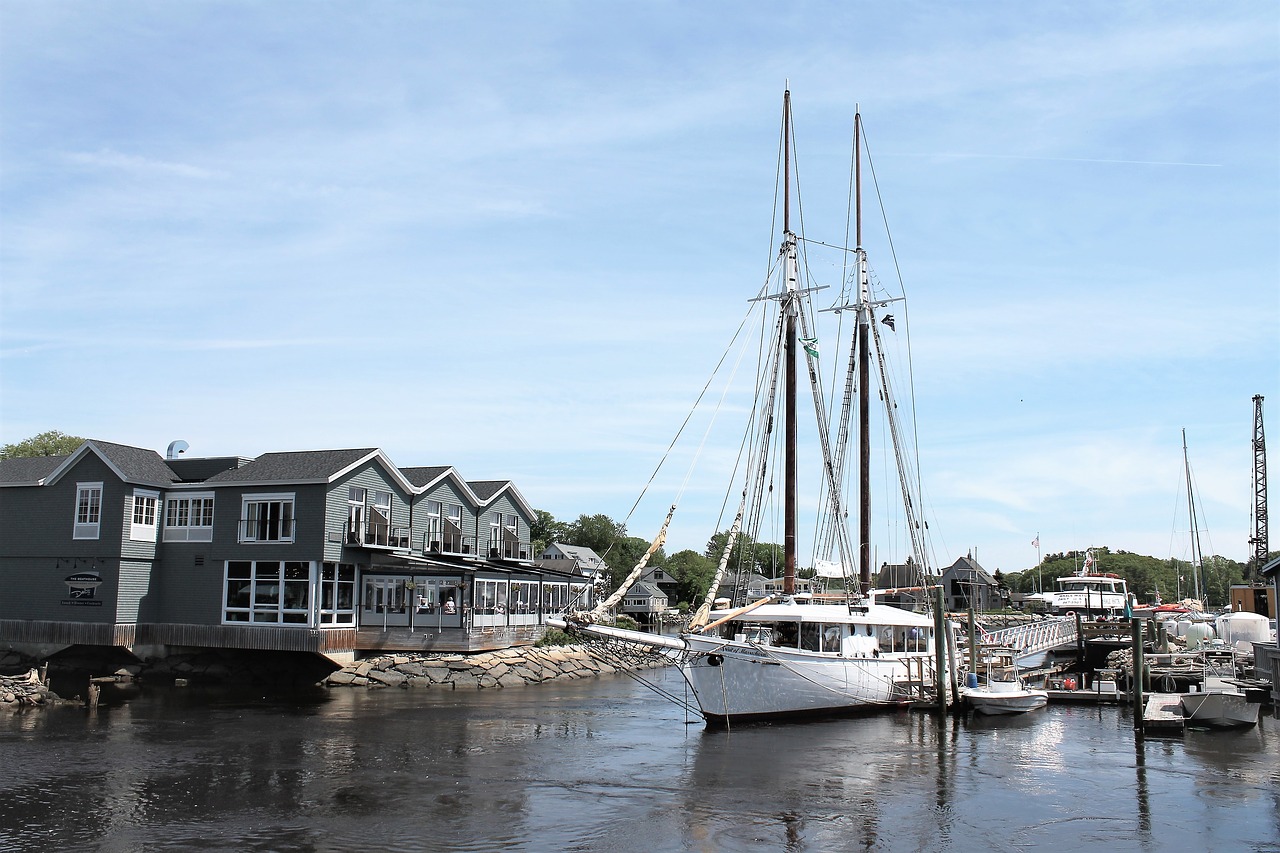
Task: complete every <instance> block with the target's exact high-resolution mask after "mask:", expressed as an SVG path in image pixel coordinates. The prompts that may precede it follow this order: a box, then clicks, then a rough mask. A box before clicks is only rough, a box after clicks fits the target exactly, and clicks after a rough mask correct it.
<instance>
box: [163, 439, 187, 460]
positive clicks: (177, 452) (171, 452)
mask: <svg viewBox="0 0 1280 853" xmlns="http://www.w3.org/2000/svg"><path fill="white" fill-rule="evenodd" d="M189 446H190V445H188V444H187V443H186V442H185V441H183V440H182V439H180V438H179V439H177V440H176V441H171V442H169V449H168V451H166V452H165V455H164V458H165V459H177V458H178V457H179V456H181V455H182V454H184V453H186V452H187V448H188V447H189Z"/></svg>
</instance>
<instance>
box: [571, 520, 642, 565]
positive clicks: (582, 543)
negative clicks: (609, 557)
mask: <svg viewBox="0 0 1280 853" xmlns="http://www.w3.org/2000/svg"><path fill="white" fill-rule="evenodd" d="M626 533H627V528H626V525H623V524H619V523H618V522H616V521H614V520H613V519H612V518H610V517H609V516H607V515H580V516H578V520H577V521H571V522H569V523H568V524H566V525H565V526H564V538H565V541H567V542H568V543H569V544H570V545H577V546H579V547H581V548H590V549H591V550H592V551H595V552H596V553H597V554H599V555H600V556H601V557H603V556H604V555H605V552H607V551H608V550H609V548H610V546H612V545H613V543H614V540H616V539H618V538H619V537H621V536H625V535H626Z"/></svg>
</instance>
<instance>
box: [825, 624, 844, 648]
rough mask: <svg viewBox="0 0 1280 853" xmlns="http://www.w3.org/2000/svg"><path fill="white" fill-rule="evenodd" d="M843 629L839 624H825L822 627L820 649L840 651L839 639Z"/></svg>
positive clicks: (841, 637)
mask: <svg viewBox="0 0 1280 853" xmlns="http://www.w3.org/2000/svg"><path fill="white" fill-rule="evenodd" d="M843 634H844V631H843V629H842V628H841V626H839V625H826V626H824V627H823V629H822V650H823V651H824V652H838V651H840V640H841V639H843V636H842V635H843Z"/></svg>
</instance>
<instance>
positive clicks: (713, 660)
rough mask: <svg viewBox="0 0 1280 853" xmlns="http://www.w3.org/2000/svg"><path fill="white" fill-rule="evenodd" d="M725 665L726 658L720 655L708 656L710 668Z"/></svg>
mask: <svg viewBox="0 0 1280 853" xmlns="http://www.w3.org/2000/svg"><path fill="white" fill-rule="evenodd" d="M722 663H724V658H723V657H721V656H720V655H707V664H708V665H709V666H719V665H720V664H722Z"/></svg>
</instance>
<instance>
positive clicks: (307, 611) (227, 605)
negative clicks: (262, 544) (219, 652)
mask: <svg viewBox="0 0 1280 853" xmlns="http://www.w3.org/2000/svg"><path fill="white" fill-rule="evenodd" d="M312 566H313V564H312V563H309V562H303V561H298V560H228V561H227V563H226V568H225V577H224V587H223V612H222V621H223V623H224V624H225V623H240V622H252V623H257V624H264V623H266V624H277V625H308V624H310V620H311V584H312V579H311V572H312ZM354 581H355V578H354V574H353V576H352V583H353V584H354ZM353 618H354V613H353Z"/></svg>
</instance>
